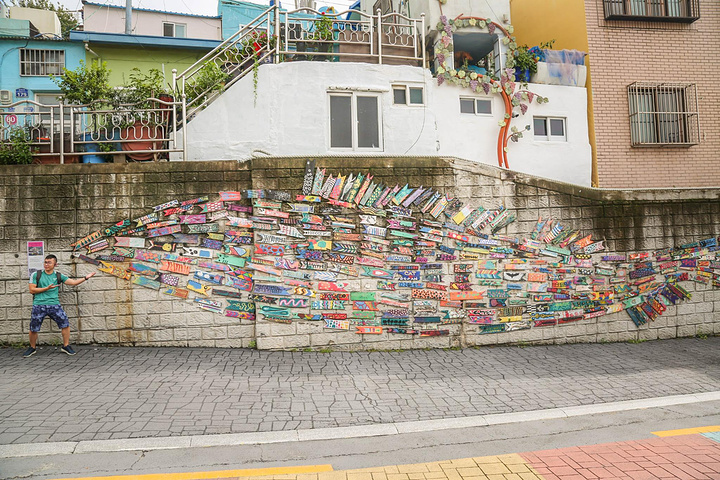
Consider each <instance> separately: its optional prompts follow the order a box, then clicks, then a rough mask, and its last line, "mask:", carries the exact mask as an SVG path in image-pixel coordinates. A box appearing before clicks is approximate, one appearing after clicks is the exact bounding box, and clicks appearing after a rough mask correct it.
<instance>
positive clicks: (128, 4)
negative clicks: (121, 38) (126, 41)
mask: <svg viewBox="0 0 720 480" xmlns="http://www.w3.org/2000/svg"><path fill="white" fill-rule="evenodd" d="M131 34H132V0H125V35H131Z"/></svg>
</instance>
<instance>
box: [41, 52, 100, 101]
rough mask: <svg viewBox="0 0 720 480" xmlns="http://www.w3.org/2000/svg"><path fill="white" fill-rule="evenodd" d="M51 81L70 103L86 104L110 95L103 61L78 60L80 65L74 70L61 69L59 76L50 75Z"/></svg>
mask: <svg viewBox="0 0 720 480" xmlns="http://www.w3.org/2000/svg"><path fill="white" fill-rule="evenodd" d="M51 78H52V81H53V82H55V84H57V86H58V87H59V88H60V93H62V96H63V98H64V99H65V102H66V103H69V104H72V105H88V104H90V103H92V102H94V101H97V100H107V99H110V98H111V97H112V94H113V90H112V88H111V87H110V83H109V78H110V70H108V68H107V65H106V64H105V62H102V63H99V62H91V63H90V65H87V64H86V63H85V62H84V61H83V60H80V66H79V67H78V68H76V69H75V70H68V69H67V68H65V69H63V74H62V76H60V77H56V76H54V75H53V76H51Z"/></svg>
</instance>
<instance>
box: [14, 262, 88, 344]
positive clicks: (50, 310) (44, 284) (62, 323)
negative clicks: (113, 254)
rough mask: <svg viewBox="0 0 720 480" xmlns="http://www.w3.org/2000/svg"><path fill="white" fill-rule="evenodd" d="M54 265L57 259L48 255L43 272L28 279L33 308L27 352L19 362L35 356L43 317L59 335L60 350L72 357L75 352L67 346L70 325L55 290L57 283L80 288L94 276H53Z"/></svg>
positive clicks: (56, 289)
mask: <svg viewBox="0 0 720 480" xmlns="http://www.w3.org/2000/svg"><path fill="white" fill-rule="evenodd" d="M55 265H57V257H56V256H55V255H48V256H47V257H45V261H44V262H43V266H44V268H45V270H44V271H43V270H38V271H37V272H35V273H33V274H32V275H31V276H30V293H32V294H33V308H32V314H31V315H30V348H28V349H27V350H25V353H23V358H27V357H30V356H32V355H35V352H37V349H36V348H35V344H36V342H37V339H38V332H39V331H40V327H41V326H42V322H43V320H44V319H45V317H50V318H51V319H53V320H55V323H57V326H58V328H60V331H61V332H62V341H63V346H62V348H61V349H60V350H62V351H63V352H65V353H67V354H68V355H75V350H73V348H72V347H71V346H70V321H69V320H68V317H67V315H66V314H65V311H64V310H63V308H62V306H61V305H60V298H59V296H58V287H59V286H60V283H66V284H68V285H80V284H81V283H83V282H86V281H87V280H88V279H89V278H91V277H92V276H94V275H95V272H93V273H91V274H90V275H88V276H86V277H84V278H70V277H68V276H67V275H62V274H61V273H56V272H55Z"/></svg>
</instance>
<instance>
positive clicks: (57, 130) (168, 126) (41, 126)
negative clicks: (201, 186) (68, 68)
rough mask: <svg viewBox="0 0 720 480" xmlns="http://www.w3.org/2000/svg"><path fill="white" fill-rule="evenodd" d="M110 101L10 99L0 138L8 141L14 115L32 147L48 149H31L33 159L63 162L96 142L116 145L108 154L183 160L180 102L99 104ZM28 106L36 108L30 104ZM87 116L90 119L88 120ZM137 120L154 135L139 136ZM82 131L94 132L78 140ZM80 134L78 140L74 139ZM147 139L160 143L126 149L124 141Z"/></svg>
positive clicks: (0, 113) (0, 116) (0, 119)
mask: <svg viewBox="0 0 720 480" xmlns="http://www.w3.org/2000/svg"><path fill="white" fill-rule="evenodd" d="M110 103H111V102H110V101H108V100H104V99H100V100H96V101H94V102H92V103H90V104H87V105H65V104H64V103H62V102H60V103H59V104H56V105H46V104H41V103H39V102H35V101H32V100H21V101H18V102H15V103H12V104H10V105H7V106H4V107H2V108H1V109H0V142H3V141H5V140H6V139H7V137H8V136H9V131H10V128H8V127H6V125H8V124H9V123H10V122H7V119H8V117H9V116H10V115H15V116H16V118H13V122H15V123H19V125H18V127H17V128H22V129H24V130H25V131H26V132H27V133H26V135H29V140H30V145H31V148H33V149H35V150H40V149H44V150H47V151H45V152H39V151H35V152H33V157H35V158H43V157H51V156H57V157H59V161H60V163H61V164H63V163H65V157H66V156H67V155H72V156H84V155H93V154H98V152H88V151H79V150H78V147H80V146H83V145H89V144H94V143H105V144H110V145H112V146H113V148H111V149H109V150H106V151H103V152H102V154H104V155H114V154H128V153H130V154H138V153H183V158H184V157H185V151H186V150H185V149H184V148H178V147H177V145H178V138H177V128H176V126H177V115H178V109H179V108H180V107H181V106H182V102H180V101H176V100H173V101H166V100H161V99H159V98H155V97H150V98H147V99H145V100H143V101H141V102H138V103H124V104H119V105H115V106H113V108H110V109H103V108H99V106H100V105H107V104H110ZM148 103H150V105H152V106H147V107H141V108H138V105H143V104H148ZM23 105H24V106H25V107H24V109H23V111H20V112H15V111H8V110H15V109H17V108H19V107H22V106H23ZM28 105H30V106H32V107H28ZM28 108H33V110H32V111H28ZM40 108H42V109H47V111H39V109H40ZM35 110H37V111H35ZM88 118H90V120H89V121H88ZM131 121H132V125H131V124H130V123H131ZM138 121H139V122H140V128H139V130H140V132H143V131H145V132H146V133H148V135H150V134H152V138H147V139H143V138H136V134H137V125H138V123H137V122H138ZM130 128H131V129H133V132H132V133H133V135H132V138H131V136H130V135H129V130H128V129H130ZM123 131H125V132H126V134H125V135H123V133H122V132H123ZM81 134H85V135H87V134H90V138H89V139H88V138H80V137H79V136H80V135H81ZM76 135H77V136H78V138H75V137H76ZM66 136H67V137H68V138H69V142H70V143H69V148H66V146H67V145H66V142H65V137H66ZM56 140H57V141H56ZM143 141H152V142H153V144H154V143H158V144H160V145H161V146H159V147H157V148H156V147H155V146H154V145H153V148H152V149H150V150H132V152H130V151H127V150H123V149H122V145H125V144H128V145H129V144H138V143H140V142H143ZM165 143H167V147H163V146H162V145H163V144H165ZM56 144H57V145H56ZM118 145H120V148H118ZM66 150H68V151H66Z"/></svg>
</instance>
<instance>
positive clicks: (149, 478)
mask: <svg viewBox="0 0 720 480" xmlns="http://www.w3.org/2000/svg"><path fill="white" fill-rule="evenodd" d="M332 471H333V468H332V465H300V466H297V467H276V468H248V469H245V470H218V471H214V472H184V473H151V474H147V475H112V476H108V477H77V478H63V479H56V480H196V479H212V478H228V477H261V476H268V475H293V474H301V473H320V472H332Z"/></svg>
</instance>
